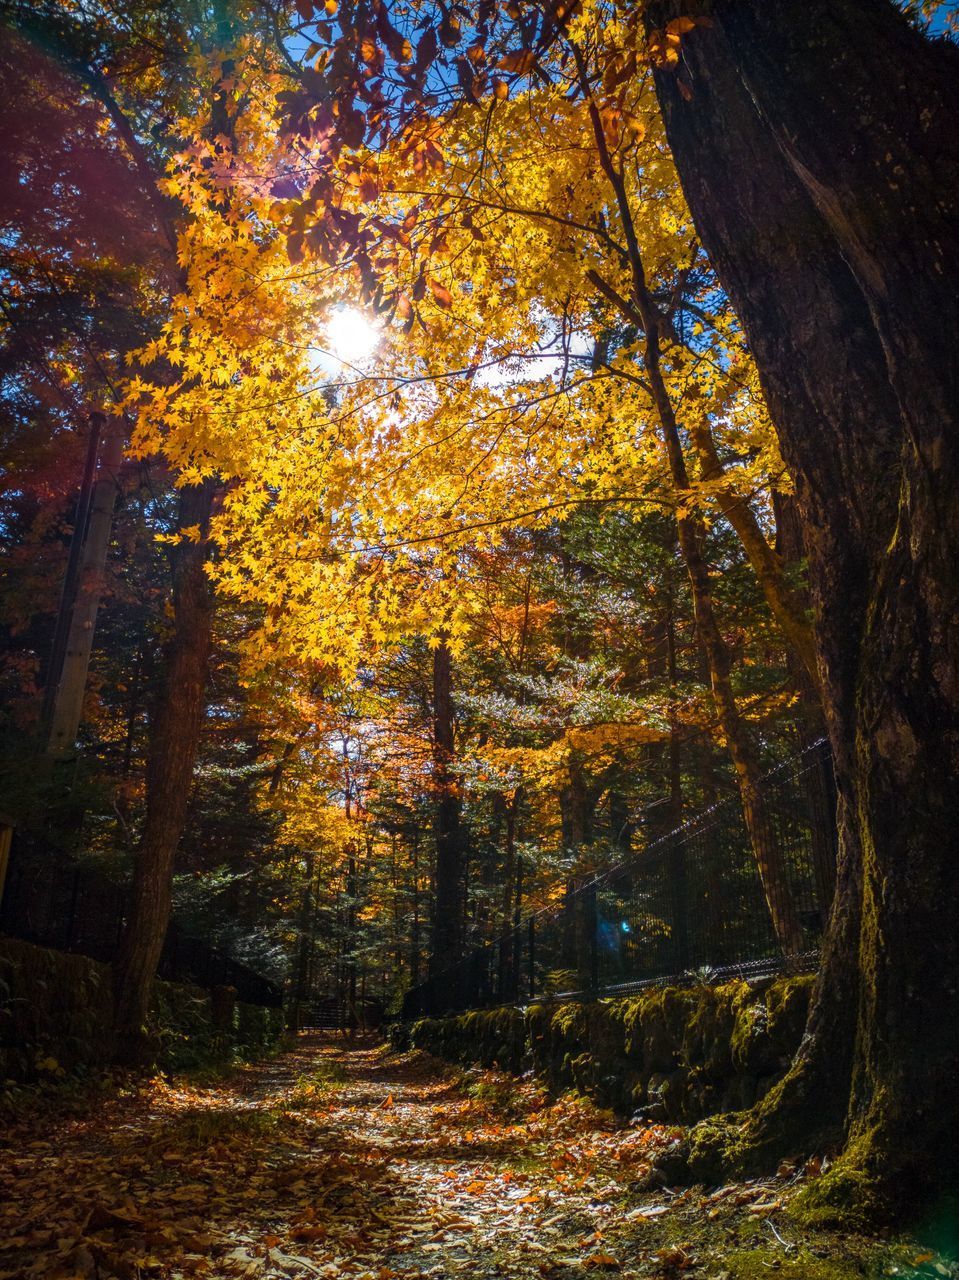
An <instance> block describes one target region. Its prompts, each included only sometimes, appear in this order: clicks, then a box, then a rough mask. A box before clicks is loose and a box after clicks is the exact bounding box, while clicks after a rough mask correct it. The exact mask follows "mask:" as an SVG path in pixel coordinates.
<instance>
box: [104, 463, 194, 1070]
mask: <svg viewBox="0 0 959 1280" xmlns="http://www.w3.org/2000/svg"><path fill="white" fill-rule="evenodd" d="M212 498H213V486H212V482H210V481H208V482H206V483H205V484H203V485H199V486H196V487H190V488H186V489H184V490H183V491H182V495H181V498H180V513H179V519H180V527H181V528H190V527H193V526H196V525H198V526H199V527H200V531H201V537H200V539H199V540H198V541H196V542H194V541H192V540H184V541H182V542H181V543H179V544H178V545H177V548H176V551H175V559H174V568H173V618H174V621H173V637H172V639H171V641H170V645H169V648H168V650H167V655H166V664H165V671H164V676H163V682H162V686H161V692H160V698H159V704H158V706H157V708H156V713H155V716H154V720H153V725H152V729H151V734H150V748H149V756H148V761H147V809H146V819H145V822H144V827H143V836H142V839H141V841H140V847H139V849H138V850H137V856H136V864H135V867H134V873H133V892H132V898H131V902H130V914H129V917H128V919H127V922H126V928H125V930H124V934H123V939H122V941H121V944H120V951H119V954H118V956H117V958H116V962H115V965H114V1030H115V1033H116V1036H117V1052H118V1056H119V1057H120V1058H121V1059H123V1060H127V1061H138V1060H139V1059H141V1058H142V1057H143V1055H144V1052H145V1051H146V1050H147V1049H148V1047H149V1042H148V1039H147V1034H146V1022H147V1012H148V1009H149V1004H150V996H151V993H152V990H153V980H154V977H155V975H156V969H157V963H158V962H159V959H160V953H161V952H162V950H163V941H164V938H165V937H166V931H167V925H168V923H169V919H170V906H171V899H172V892H173V860H174V857H175V855H176V850H177V846H178V845H179V843H180V837H181V835H182V834H183V826H184V823H185V821H186V812H187V803H188V801H189V798H190V788H191V785H192V782H193V766H194V763H195V761H196V751H197V743H198V741H199V737H200V725H201V722H202V719H203V711H204V706H205V697H204V695H205V689H206V681H207V662H208V658H209V654H210V624H211V617H212V609H213V605H212V595H211V591H210V585H209V581H208V579H207V575H206V570H205V568H204V562H205V559H206V536H205V535H206V529H207V525H208V522H209V518H210V511H211V507H212Z"/></svg>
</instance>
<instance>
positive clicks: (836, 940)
mask: <svg viewBox="0 0 959 1280" xmlns="http://www.w3.org/2000/svg"><path fill="white" fill-rule="evenodd" d="M703 13H706V14H707V16H708V17H709V18H710V19H711V22H710V24H709V25H698V26H696V27H695V28H694V29H693V30H692V31H691V32H689V33H688V34H687V35H686V36H685V37H684V38H683V43H682V56H681V59H680V62H679V64H678V67H679V69H678V71H676V70H670V69H668V68H665V67H663V68H660V69H658V70H657V73H656V81H657V90H658V93H659V96H660V101H661V104H662V107H663V111H664V115H665V120H666V127H667V133H668V136H669V140H670V144H671V146H672V148H673V152H674V155H675V158H676V163H677V166H678V169H679V173H680V177H681V180H682V182H683V187H684V190H685V192H686V196H687V199H688V200H689V203H690V207H691V209H692V213H693V216H694V218H695V220H696V223H697V226H698V229H699V232H700V235H701V236H702V239H703V242H704V244H705V246H706V248H707V250H708V251H709V253H710V255H711V256H712V259H713V261H714V263H715V265H716V268H717V270H718V272H719V274H720V277H721V279H722V280H723V283H724V285H725V287H726V288H727V290H728V291H729V294H730V296H731V298H732V300H733V302H734V304H735V305H736V307H737V309H738V311H739V314H740V316H741V318H742V321H743V324H744V326H745V328H746V332H747V334H748V337H749V341H750V343H751V345H752V348H753V350H754V352H755V355H756V359H757V363H758V366H759V369H760V372H761V375H762V378H763V382H764V387H765V391H766V394H767V397H768V400H769V404H770V409H771V412H772V415H773V419H774V421H775V423H776V426H777V430H778V432H779V436H780V441H781V445H782V450H783V456H784V458H785V459H786V462H787V465H788V466H789V468H790V470H791V472H792V475H793V477H794V479H795V481H796V487H797V495H798V500H799V506H800V511H801V514H802V520H803V526H804V535H805V540H806V545H807V547H808V549H809V554H810V568H811V585H812V590H813V595H814V603H815V606H816V612H817V638H818V644H819V653H820V665H821V671H822V674H823V679H824V685H825V696H826V710H827V717H828V722H829V734H830V738H831V740H832V744H833V749H834V753H835V762H836V773H837V781H838V785H839V791H840V816H841V852H840V861H839V869H838V885H837V894H836V900H835V906H834V911H833V915H832V919H831V925H830V930H829V936H828V939H827V945H826V951H825V957H824V965H823V969H822V973H821V975H820V979H819V983H818V986H817V992H816V997H815V999H814V1002H813V1007H812V1012H811V1016H810V1022H809V1027H808V1034H807V1036H806V1038H805V1040H804V1042H803V1046H802V1048H801V1050H800V1054H799V1056H798V1058H797V1060H796V1063H795V1065H794V1067H793V1069H792V1071H791V1073H790V1074H789V1075H788V1076H787V1077H786V1080H785V1081H784V1082H783V1084H782V1085H781V1086H780V1088H779V1089H777V1090H776V1091H775V1092H774V1094H773V1095H771V1097H770V1099H769V1100H768V1101H767V1102H766V1104H764V1106H763V1107H762V1108H761V1109H760V1111H759V1113H758V1114H757V1115H755V1116H753V1118H752V1120H751V1122H750V1124H749V1126H748V1127H747V1130H746V1132H745V1135H744V1139H743V1140H744V1141H745V1142H747V1143H748V1144H752V1145H753V1147H754V1148H755V1149H760V1150H762V1151H764V1152H765V1153H766V1154H767V1155H769V1156H772V1155H773V1154H777V1151H776V1148H777V1147H778V1148H780V1149H782V1148H783V1147H788V1146H790V1145H792V1146H798V1145H802V1144H805V1143H808V1142H809V1140H810V1136H811V1134H812V1133H813V1131H814V1129H813V1126H815V1127H819V1128H821V1125H822V1122H823V1121H824V1120H834V1119H840V1118H841V1119H842V1121H843V1122H844V1125H845V1131H846V1136H847V1145H846V1154H845V1156H844V1158H843V1160H842V1161H840V1162H839V1163H838V1165H837V1166H836V1167H835V1170H834V1172H833V1173H832V1175H831V1176H829V1177H827V1178H826V1179H824V1180H823V1181H822V1183H821V1184H820V1186H819V1187H818V1189H816V1190H814V1191H812V1192H810V1193H809V1196H808V1197H807V1199H808V1201H809V1203H810V1204H816V1205H818V1207H819V1211H820V1212H822V1213H827V1212H833V1210H834V1207H835V1206H837V1205H839V1204H841V1203H842V1202H843V1201H845V1200H848V1199H850V1198H851V1199H853V1200H855V1201H857V1202H858V1203H859V1204H860V1206H861V1207H864V1208H866V1209H867V1210H872V1211H876V1210H878V1209H880V1208H881V1207H883V1206H884V1205H885V1203H886V1197H885V1196H884V1192H885V1191H887V1190H888V1189H889V1188H891V1187H893V1186H895V1195H896V1201H895V1203H896V1205H897V1206H898V1207H899V1208H902V1207H903V1206H904V1205H905V1204H907V1203H908V1200H909V1193H910V1192H914V1193H920V1192H925V1193H928V1192H929V1191H930V1189H932V1188H935V1187H936V1186H937V1185H939V1184H941V1183H942V1181H943V1180H944V1179H945V1178H951V1177H954V1176H955V1172H956V1148H955V1143H954V1141H953V1136H954V1134H955V1133H956V1132H957V1130H959V1092H957V1090H956V1088H955V1080H956V1075H957V1071H959V931H957V930H956V929H954V928H952V927H950V925H949V924H948V923H947V922H944V920H943V917H942V913H943V911H944V910H948V906H947V904H951V903H954V902H956V901H957V899H959V859H957V857H956V854H955V832H956V830H957V827H959V784H957V778H959V626H957V619H959V572H957V569H956V564H955V557H956V551H957V548H959V502H957V496H956V495H957V494H959V421H957V418H959V348H957V346H956V342H955V334H956V332H957V328H959V323H957V322H959V54H957V52H956V50H955V49H953V48H951V47H949V46H948V45H946V44H945V43H943V42H939V43H936V44H932V43H929V42H927V41H925V40H924V39H923V38H922V37H921V36H920V35H919V34H918V33H916V32H915V31H913V30H912V29H911V28H910V27H909V26H908V25H907V24H906V22H905V21H904V20H903V19H902V17H901V16H900V15H899V13H898V12H897V11H896V10H895V9H894V7H893V6H892V5H891V4H889V3H886V0H807V3H805V4H801V5H800V4H794V3H789V2H788V0H716V2H715V3H699V4H690V3H688V0H682V2H681V3H680V0H668V3H663V2H661V3H655V4H653V5H651V6H650V7H649V10H648V13H647V16H648V20H649V22H650V23H651V25H653V26H662V25H663V24H664V23H665V22H666V21H668V20H669V19H670V18H672V17H676V16H680V14H682V15H683V16H689V15H692V16H693V17H696V16H698V15H699V14H703Z"/></svg>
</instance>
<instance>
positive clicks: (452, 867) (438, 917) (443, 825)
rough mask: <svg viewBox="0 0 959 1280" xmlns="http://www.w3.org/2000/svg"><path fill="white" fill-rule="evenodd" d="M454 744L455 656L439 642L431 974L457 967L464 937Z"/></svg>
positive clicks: (435, 696)
mask: <svg viewBox="0 0 959 1280" xmlns="http://www.w3.org/2000/svg"><path fill="white" fill-rule="evenodd" d="M454 758H455V740H454V726H453V699H452V656H451V654H450V650H449V646H448V645H447V644H446V643H445V642H443V641H441V642H440V643H439V644H438V645H437V646H436V648H435V649H434V650H433V787H434V792H435V805H436V807H435V810H434V815H433V831H434V836H435V840H436V878H435V893H434V899H433V938H432V947H431V950H430V972H431V973H439V972H442V971H443V970H444V969H446V968H448V967H449V966H450V965H452V964H455V963H456V961H457V960H459V958H460V957H461V955H462V953H463V946H464V943H465V931H466V913H465V902H464V896H465V882H466V875H465V866H464V856H463V854H464V850H463V833H462V829H461V823H460V807H461V800H460V795H459V788H458V786H457V779H456V775H455V771H454V767H453V764H454Z"/></svg>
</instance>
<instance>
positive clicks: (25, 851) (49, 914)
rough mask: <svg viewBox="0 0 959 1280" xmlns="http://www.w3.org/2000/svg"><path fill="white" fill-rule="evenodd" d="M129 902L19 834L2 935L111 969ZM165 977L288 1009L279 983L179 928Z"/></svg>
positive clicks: (100, 878) (5, 889)
mask: <svg viewBox="0 0 959 1280" xmlns="http://www.w3.org/2000/svg"><path fill="white" fill-rule="evenodd" d="M127 896H128V890H127V887H126V886H125V885H123V884H120V883H118V882H117V881H115V880H111V879H109V878H108V877H107V876H104V875H100V874H98V873H97V872H95V871H92V870H90V869H89V868H87V867H83V866H81V865H80V864H79V863H78V862H77V861H76V860H75V859H73V858H71V857H70V856H69V855H68V854H66V853H64V852H63V851H62V850H59V849H56V848H55V847H52V846H51V845H49V844H47V843H46V842H45V841H43V840H40V839H38V838H37V837H34V836H31V835H30V834H29V833H27V832H21V831H18V832H16V833H15V835H14V838H13V842H12V846H11V849H10V856H9V863H8V865H7V874H6V881H5V883H4V884H3V885H0V934H8V935H9V936H11V937H15V938H22V939H23V940H24V941H25V942H35V943H37V944H38V945H39V946H43V947H54V948H57V949H58V950H61V951H76V952H79V953H80V954H81V955H85V956H91V957H92V958H93V959H94V960H102V961H104V962H107V963H108V962H109V961H110V960H112V959H113V957H114V955H115V954H116V951H117V947H118V945H119V941H120V936H121V934H122V932H123V927H124V922H125V919H126V914H127ZM157 973H158V976H159V977H161V978H163V979H165V980H166V981H168V982H192V983H195V984H196V985H197V986H201V987H214V986H229V987H235V988H236V992H237V996H238V998H239V999H240V1000H243V1001H245V1002H246V1003H248V1004H258V1005H266V1006H268V1007H270V1008H279V1007H280V1006H281V1005H282V1003H283V990H282V988H281V987H280V986H278V985H277V984H276V983H275V982H270V981H269V979H267V978H264V977H263V976H262V975H261V974H258V973H255V972H254V971H253V970H252V969H249V968H247V966H246V965H244V964H240V962H239V961H237V960H232V959H231V958H230V957H229V956H227V955H224V954H223V953H222V952H221V951H217V950H216V948H214V947H211V946H210V945H209V944H208V943H206V942H204V941H203V940H202V939H200V938H194V937H191V936H190V935H189V934H188V933H186V932H184V930H183V929H181V928H180V927H179V926H178V925H177V923H176V921H172V922H171V923H170V926H169V928H168V929H167V935H166V941H165V943H164V946H163V952H162V955H161V956H160V963H159V966H158V968H157Z"/></svg>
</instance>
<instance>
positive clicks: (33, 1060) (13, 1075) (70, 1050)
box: [0, 938, 283, 1081]
mask: <svg viewBox="0 0 959 1280" xmlns="http://www.w3.org/2000/svg"><path fill="white" fill-rule="evenodd" d="M112 1013H113V1001H112V990H111V980H110V970H109V968H108V966H106V965H103V964H99V963H98V962H97V961H95V960H90V959H88V958H87V957H86V956H78V955H72V954H70V953H67V952H63V951H53V950H51V949H49V948H46V947H36V946H33V945H32V944H30V943H27V942H20V941H18V940H17V939H13V938H4V939H0V1076H2V1077H3V1078H6V1079H11V1080H21V1081H23V1080H31V1079H37V1078H40V1079H44V1078H46V1077H47V1076H51V1075H55V1074H57V1073H59V1074H61V1075H62V1074H63V1073H66V1072H74V1071H78V1070H89V1069H93V1070H97V1069H100V1068H102V1067H104V1066H106V1065H107V1064H108V1063H109V1062H110V1060H111V1056H112V1051H113V1044H112V1040H111V1035H110V1026H111V1021H112ZM150 1022H151V1027H152V1029H153V1031H154V1038H155V1043H156V1047H157V1065H159V1066H161V1067H163V1068H164V1069H167V1070H180V1069H184V1068H193V1067H198V1066H202V1065H205V1064H207V1063H210V1062H215V1061H218V1060H226V1059H229V1058H231V1057H234V1056H240V1057H251V1056H255V1055H256V1054H258V1053H261V1052H263V1051H264V1050H266V1049H269V1048H270V1047H271V1046H272V1045H273V1044H275V1043H276V1041H277V1040H278V1038H279V1036H280V1035H281V1033H282V1031H283V1011H282V1009H262V1008H259V1007H254V1006H252V1005H244V1004H239V1003H238V1002H237V1001H236V997H235V992H233V991H232V990H231V989H228V988H220V989H218V990H217V991H215V992H210V991H206V990H203V989H201V988H199V987H189V986H185V985H182V984H173V983H167V982H158V983H157V984H156V987H155V990H154V999H153V1005H152V1008H151V1012H150Z"/></svg>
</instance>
